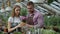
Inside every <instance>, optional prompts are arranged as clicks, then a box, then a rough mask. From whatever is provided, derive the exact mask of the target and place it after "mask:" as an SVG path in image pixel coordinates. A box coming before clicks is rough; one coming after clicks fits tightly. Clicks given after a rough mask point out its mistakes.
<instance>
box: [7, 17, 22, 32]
mask: <svg viewBox="0 0 60 34" xmlns="http://www.w3.org/2000/svg"><path fill="white" fill-rule="evenodd" d="M8 22H10V23H11V28H13V27H15V26H17V25H18V24H20V23H21V19H20V17H9V19H8ZM15 31H17V29H16V30H15Z"/></svg>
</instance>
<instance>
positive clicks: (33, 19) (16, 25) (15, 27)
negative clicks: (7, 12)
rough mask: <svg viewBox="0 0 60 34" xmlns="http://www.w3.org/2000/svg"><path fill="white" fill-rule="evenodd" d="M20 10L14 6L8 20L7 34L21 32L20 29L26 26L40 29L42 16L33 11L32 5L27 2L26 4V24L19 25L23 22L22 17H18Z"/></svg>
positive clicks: (42, 24)
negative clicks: (8, 33)
mask: <svg viewBox="0 0 60 34" xmlns="http://www.w3.org/2000/svg"><path fill="white" fill-rule="evenodd" d="M20 9H21V7H20V6H18V5H16V6H15V7H14V8H13V11H12V16H11V17H9V19H8V32H12V31H19V32H20V31H21V30H20V29H21V27H22V26H25V25H27V26H28V27H34V26H36V27H40V28H42V27H43V26H44V23H43V16H42V14H41V13H40V12H39V11H37V10H35V9H34V3H33V2H31V1H30V2H28V3H27V9H28V14H27V16H26V19H27V24H25V23H21V22H22V20H23V18H24V17H23V16H20Z"/></svg>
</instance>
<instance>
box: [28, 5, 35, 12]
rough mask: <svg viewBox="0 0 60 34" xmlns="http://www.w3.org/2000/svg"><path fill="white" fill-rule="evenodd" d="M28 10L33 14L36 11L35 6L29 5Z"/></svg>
mask: <svg viewBox="0 0 60 34" xmlns="http://www.w3.org/2000/svg"><path fill="white" fill-rule="evenodd" d="M27 9H28V11H29V12H30V13H31V12H33V11H34V6H32V5H29V6H27Z"/></svg>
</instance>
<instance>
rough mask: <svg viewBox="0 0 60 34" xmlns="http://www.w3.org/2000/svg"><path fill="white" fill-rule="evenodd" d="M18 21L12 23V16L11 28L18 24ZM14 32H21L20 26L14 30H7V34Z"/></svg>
mask: <svg viewBox="0 0 60 34" xmlns="http://www.w3.org/2000/svg"><path fill="white" fill-rule="evenodd" d="M18 24H19V23H14V18H13V23H11V28H14V27H16V26H17V25H18ZM14 32H21V28H20V27H19V28H16V29H15V30H13V31H11V32H9V33H8V34H13V33H14Z"/></svg>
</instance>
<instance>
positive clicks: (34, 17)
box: [27, 1, 44, 28]
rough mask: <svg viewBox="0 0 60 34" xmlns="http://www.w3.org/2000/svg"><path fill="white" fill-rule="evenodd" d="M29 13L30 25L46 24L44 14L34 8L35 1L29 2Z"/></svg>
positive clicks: (41, 25)
mask: <svg viewBox="0 0 60 34" xmlns="http://www.w3.org/2000/svg"><path fill="white" fill-rule="evenodd" d="M27 9H28V15H27V25H28V26H29V27H34V26H35V27H40V28H42V27H43V26H44V23H43V16H42V14H41V13H40V12H39V11H37V10H35V9H34V3H33V2H31V1H30V2H28V3H27Z"/></svg>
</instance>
